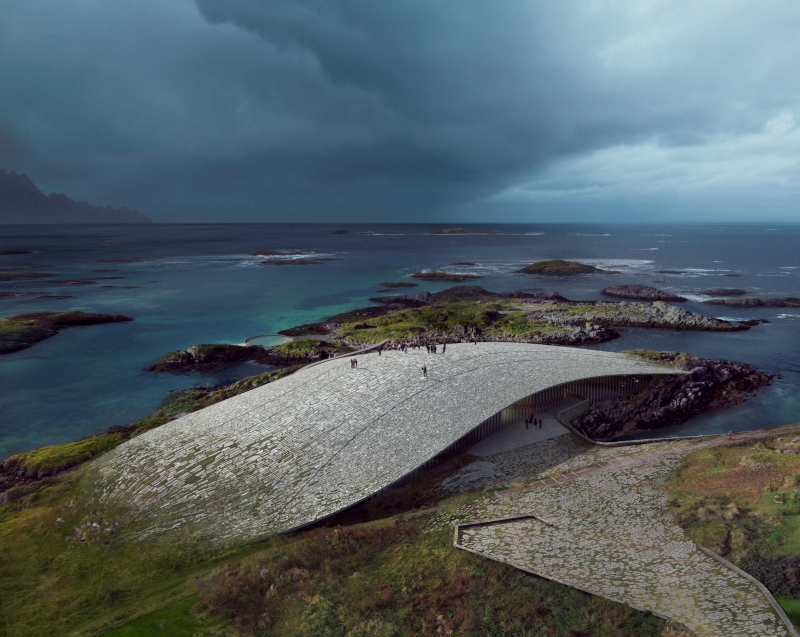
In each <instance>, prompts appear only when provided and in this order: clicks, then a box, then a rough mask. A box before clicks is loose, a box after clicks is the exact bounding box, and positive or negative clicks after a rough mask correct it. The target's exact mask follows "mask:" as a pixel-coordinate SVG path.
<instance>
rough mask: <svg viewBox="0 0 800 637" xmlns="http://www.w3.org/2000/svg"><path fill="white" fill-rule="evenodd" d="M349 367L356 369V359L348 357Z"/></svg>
mask: <svg viewBox="0 0 800 637" xmlns="http://www.w3.org/2000/svg"><path fill="white" fill-rule="evenodd" d="M350 369H358V359H357V358H351V359H350Z"/></svg>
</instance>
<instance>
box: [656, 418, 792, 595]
mask: <svg viewBox="0 0 800 637" xmlns="http://www.w3.org/2000/svg"><path fill="white" fill-rule="evenodd" d="M796 435H797V428H796V427H786V428H784V429H783V431H775V432H774V435H773V436H771V437H770V438H768V439H766V440H764V441H760V442H755V443H746V444H742V443H729V444H727V445H724V446H721V447H715V448H712V449H704V450H700V451H696V452H694V453H692V454H690V455H688V456H686V457H685V458H684V459H683V461H682V463H681V465H680V467H679V469H678V470H677V471H676V473H675V475H674V476H673V479H672V481H671V483H670V484H669V486H668V492H669V496H670V504H671V506H672V508H673V512H674V513H675V516H676V519H677V521H678V523H679V524H680V525H681V526H682V527H683V528H684V529H685V530H686V534H687V535H688V536H689V538H690V539H691V540H692V541H694V542H695V543H697V544H699V545H701V546H706V547H708V548H710V549H711V550H713V551H715V552H717V553H719V554H721V555H724V556H726V557H727V559H729V560H731V561H732V562H734V563H736V564H738V565H739V566H740V567H741V568H742V569H744V570H745V571H748V572H749V573H751V575H753V576H754V577H757V578H758V579H760V580H762V582H763V583H764V584H765V586H767V587H768V588H769V589H770V590H771V591H772V592H773V594H776V595H785V594H791V595H796V594H797V590H798V589H797V587H796V582H797V580H796V577H797V575H796V573H797V570H796V569H797V568H798V565H799V564H800V492H799V491H798V488H800V455H798V454H797V453H794V454H784V453H776V451H783V450H787V449H789V450H793V451H798V449H800V443H794V442H791V440H792V439H794V437H796Z"/></svg>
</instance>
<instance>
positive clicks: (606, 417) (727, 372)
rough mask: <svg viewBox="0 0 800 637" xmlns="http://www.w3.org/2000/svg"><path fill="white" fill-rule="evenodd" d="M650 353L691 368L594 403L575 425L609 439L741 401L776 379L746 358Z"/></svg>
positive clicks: (650, 357) (681, 419)
mask: <svg viewBox="0 0 800 637" xmlns="http://www.w3.org/2000/svg"><path fill="white" fill-rule="evenodd" d="M647 358H648V359H649V360H654V361H661V362H665V363H670V364H672V365H673V366H675V367H677V368H679V369H683V370H685V371H686V372H687V373H686V374H684V375H681V376H678V377H672V376H670V377H664V378H661V379H657V380H654V381H652V383H651V384H649V385H648V386H646V387H645V388H644V389H643V390H641V391H640V392H638V393H636V394H634V395H633V396H629V397H626V398H620V399H616V400H606V401H604V402H601V403H597V404H595V405H592V406H591V407H590V408H589V410H588V411H587V412H585V413H584V414H582V415H581V416H579V417H578V418H576V419H575V420H574V421H573V422H572V424H573V426H575V427H577V428H578V429H579V430H580V431H581V432H583V433H584V434H586V435H587V436H589V437H590V438H594V439H609V438H614V437H618V436H621V435H625V434H631V433H634V432H637V431H643V430H649V429H659V428H662V427H669V426H672V425H678V424H681V423H683V422H686V421H687V420H688V419H689V418H691V417H693V416H695V415H697V414H699V413H702V412H705V411H710V410H714V409H721V408H724V407H729V406H731V405H737V404H740V403H742V402H744V400H745V396H746V394H747V393H749V392H753V391H755V390H757V389H760V388H761V387H765V386H767V385H769V384H770V383H771V382H772V379H773V376H772V375H770V374H765V373H764V372H760V371H758V370H756V369H754V368H753V367H750V366H749V365H745V364H743V363H734V362H731V361H725V360H708V359H701V358H695V357H693V356H689V355H688V354H680V353H677V352H660V353H659V352H652V353H649V354H648V356H647Z"/></svg>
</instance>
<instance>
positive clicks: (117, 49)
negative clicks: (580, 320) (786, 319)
mask: <svg viewBox="0 0 800 637" xmlns="http://www.w3.org/2000/svg"><path fill="white" fill-rule="evenodd" d="M0 3H2V0H0ZM4 15H6V16H7V17H8V19H6V20H4V23H3V25H0V84H2V85H3V86H4V87H11V89H10V90H9V91H7V92H6V93H5V94H4V96H3V97H2V98H0V132H2V131H12V133H11V136H9V137H8V139H10V140H14V143H12V144H9V143H5V145H4V141H3V140H4V139H5V137H4V136H3V135H2V134H0V161H2V162H3V163H4V164H5V166H0V167H4V168H5V169H7V170H25V171H27V172H29V174H30V175H31V177H32V178H34V179H35V180H36V181H44V184H43V185H44V186H45V189H52V190H62V191H65V192H67V193H69V194H70V195H71V196H73V197H76V198H88V199H93V200H97V201H99V202H103V203H104V202H106V201H109V202H112V203H115V204H117V205H129V206H137V207H139V208H141V209H142V210H145V211H147V212H150V213H151V214H153V215H154V216H156V217H159V216H160V217H161V218H163V219H174V220H205V219H209V220H210V219H220V218H222V219H230V220H250V219H253V220H261V219H264V220H273V219H274V220H281V219H286V218H302V219H309V220H312V219H324V218H337V219H371V218H375V219H385V220H388V219H392V220H397V219H409V220H418V219H431V218H433V217H435V216H437V215H438V216H439V218H442V219H446V218H448V217H458V216H459V215H468V216H469V215H474V214H479V212H476V211H480V210H485V211H487V212H489V213H490V214H492V215H500V216H502V215H504V214H508V216H509V218H514V219H518V218H519V215H520V214H523V212H521V211H524V210H529V211H534V212H535V213H536V214H539V213H541V214H546V213H547V211H548V210H551V209H552V208H551V206H552V204H553V202H552V201H549V203H548V207H546V208H543V207H542V204H541V202H540V201H539V202H538V203H537V201H524V200H521V201H516V202H514V203H513V205H512V204H510V203H508V201H505V199H504V197H503V196H499V194H500V193H504V192H512V191H519V192H523V193H525V192H529V191H531V190H532V189H533V190H536V189H537V188H539V189H540V190H541V188H545V189H547V190H548V192H552V190H553V186H552V184H562V183H570V184H573V185H574V187H573V189H572V191H570V190H569V189H567V190H565V191H564V192H565V194H564V197H565V198H569V197H570V196H574V193H575V192H584V191H585V190H586V189H587V188H588V189H590V190H592V191H593V192H594V191H596V190H598V186H597V184H598V183H600V182H599V181H598V180H601V177H602V179H611V178H612V177H610V176H609V174H608V173H605V172H602V174H601V171H600V170H599V169H598V167H597V166H596V165H595V164H593V163H591V162H590V167H591V175H588V176H587V178H586V183H585V184H582V183H581V180H582V176H581V173H580V170H579V169H580V167H581V166H582V165H583V164H581V163H580V162H581V158H583V157H590V156H592V153H598V152H601V151H606V152H608V154H607V156H608V157H612V158H613V157H620V156H624V157H625V158H629V156H630V155H631V154H630V153H628V154H625V153H616V154H615V153H614V152H610V151H608V149H613V148H616V147H620V146H634V147H635V146H636V145H646V146H647V147H648V148H650V147H652V145H653V144H656V145H657V146H659V147H663V148H680V147H684V146H685V147H690V148H691V147H706V146H708V147H709V148H711V149H712V150H713V149H714V148H720V149H721V150H720V152H724V148H725V146H724V145H720V144H719V143H718V139H719V138H720V137H731V138H735V137H737V136H743V137H746V136H748V135H752V134H755V133H757V132H758V131H760V130H761V129H762V128H763V126H764V123H765V122H766V121H767V120H769V119H770V118H771V117H774V116H775V114H776V113H778V112H781V111H782V110H785V109H793V108H797V105H798V88H799V87H798V84H799V83H800V79H798V78H796V73H795V72H794V69H793V68H792V67H793V60H796V59H797V57H798V53H800V50H798V49H800V44H798V42H797V41H796V37H795V35H794V34H796V32H797V30H796V27H797V26H798V19H799V18H800V9H797V8H795V5H794V4H792V3H775V4H770V5H764V4H760V3H759V4H756V3H752V2H744V1H743V0H727V1H726V2H722V1H719V2H707V3H700V4H697V3H691V4H689V3H674V2H666V1H661V0H654V1H653V2H649V3H642V2H638V1H637V2H634V0H629V1H623V2H617V3H598V2H596V1H593V0H575V1H574V2H558V3H556V2H533V3H532V2H529V1H523V0H510V1H509V2H501V3H487V2H483V1H478V0H438V1H437V2H425V1H422V0H409V1H408V2H376V1H375V0H327V1H325V2H323V1H322V0H293V1H289V0H196V4H192V3H190V2H177V1H176V2H174V3H173V2H171V3H163V2H159V1H157V0H143V1H142V2H140V3H135V4H132V5H129V6H121V5H117V6H112V4H110V3H106V2H102V0H75V1H74V2H72V3H68V4H65V5H53V4H52V3H47V2H44V0H31V1H30V2H28V3H14V4H13V5H9V6H8V7H6V8H5V9H4ZM798 120H800V117H798ZM15 144H16V146H15ZM715 144H716V145H715ZM736 148H738V149H740V151H741V152H750V151H748V150H747V149H748V146H747V145H746V144H745V145H739V146H736ZM792 149H793V147H789V146H786V147H785V148H784V152H793V150H792ZM795 150H797V151H798V152H800V149H795ZM753 152H755V151H753ZM759 152H760V151H759ZM634 155H635V153H634ZM602 156H603V157H604V156H606V155H602ZM692 157H697V158H698V159H697V160H698V161H700V160H702V161H707V160H708V158H709V155H708V153H695V154H694V155H692ZM651 161H652V159H651ZM570 162H572V163H570ZM15 164H16V165H15ZM743 165H744V164H743ZM559 170H563V171H565V172H564V173H563V174H552V175H550V176H548V175H549V174H550V173H551V172H555V173H558V171H559ZM659 174H660V175H661V176H660V177H659V179H660V181H659V183H660V184H662V183H663V181H664V177H663V175H664V174H670V171H665V170H661V171H660V172H659ZM642 175H643V177H642V179H646V173H645V172H644V171H642ZM625 183H628V182H625ZM678 187H680V184H678V183H676V188H678ZM637 188H638V186H637ZM660 188H661V191H660V192H659V193H658V196H660V197H663V196H664V192H663V186H660ZM753 188H754V190H753V191H752V194H753V196H755V197H757V196H759V192H760V191H758V189H757V188H756V187H755V186H754V187H753ZM600 190H601V191H603V192H614V193H616V194H615V195H614V196H615V197H617V198H618V197H620V195H619V189H614V188H606V187H604V188H600ZM646 190H647V189H646V188H644V187H642V188H641V191H642V192H646ZM573 191H574V192H573ZM542 192H544V191H542ZM570 192H573V195H570ZM548 196H550V195H549V194H548ZM506 199H507V198H506ZM576 200H577V203H576V202H575V201H570V203H569V206H568V207H569V208H570V209H575V208H576V206H577V208H580V206H581V203H580V200H581V197H580V196H577V197H576ZM612 204H613V199H609V200H608V201H605V203H604V205H605V206H607V207H608V206H611V205H612ZM587 205H592V206H597V205H598V203H597V200H594V201H592V202H591V204H587ZM626 205H629V202H628V203H626ZM537 211H538V212H537Z"/></svg>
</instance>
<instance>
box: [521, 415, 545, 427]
mask: <svg viewBox="0 0 800 637" xmlns="http://www.w3.org/2000/svg"><path fill="white" fill-rule="evenodd" d="M531 427H533V428H534V429H541V428H542V419H541V418H537V417H536V416H535V415H534V413H533V412H531V415H530V416H528V417H527V418H526V419H525V429H530V428H531Z"/></svg>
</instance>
